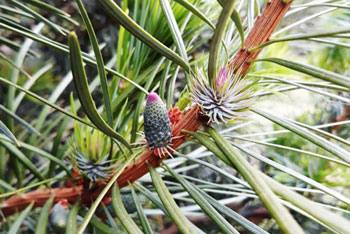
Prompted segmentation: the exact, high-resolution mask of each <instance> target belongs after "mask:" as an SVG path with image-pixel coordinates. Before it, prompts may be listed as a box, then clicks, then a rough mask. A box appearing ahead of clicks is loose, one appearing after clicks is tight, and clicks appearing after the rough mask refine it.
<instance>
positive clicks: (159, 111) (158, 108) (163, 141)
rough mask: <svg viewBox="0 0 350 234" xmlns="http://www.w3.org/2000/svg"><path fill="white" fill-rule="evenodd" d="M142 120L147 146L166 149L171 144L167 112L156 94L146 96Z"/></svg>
mask: <svg viewBox="0 0 350 234" xmlns="http://www.w3.org/2000/svg"><path fill="white" fill-rule="evenodd" d="M143 118H144V130H145V136H146V140H147V145H148V146H149V147H150V148H153V147H156V148H158V147H166V146H167V145H168V144H169V143H170V142H171V124H170V119H169V116H168V111H167V110H166V107H165V105H164V103H163V102H162V100H161V99H160V97H159V96H158V95H157V94H156V93H150V94H148V96H147V103H146V108H145V112H144V113H143Z"/></svg>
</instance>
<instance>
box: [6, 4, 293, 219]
mask: <svg viewBox="0 0 350 234" xmlns="http://www.w3.org/2000/svg"><path fill="white" fill-rule="evenodd" d="M290 4H291V3H284V2H283V0H272V1H271V2H269V3H268V4H267V6H266V8H265V9H264V11H263V12H262V14H261V16H259V17H258V19H257V20H256V22H255V24H254V27H253V28H252V30H251V32H250V33H249V35H248V37H247V39H246V41H245V47H244V49H242V50H240V51H239V52H238V53H237V54H236V55H235V56H234V58H233V59H232V60H231V61H230V64H229V65H230V67H231V68H236V69H237V68H240V67H241V66H242V71H241V74H244V73H245V72H246V71H247V70H248V68H249V67H250V66H251V64H250V63H249V61H250V60H252V59H255V58H256V57H257V56H258V55H259V53H260V51H255V52H253V53H249V52H248V50H249V49H251V48H254V47H256V46H258V45H260V44H261V43H263V42H266V41H267V40H268V39H269V38H270V36H271V34H272V33H273V32H274V30H275V29H276V27H277V26H278V25H279V23H280V21H281V20H282V18H283V16H284V15H285V13H286V12H287V11H288V9H289V7H290ZM199 110H200V109H199V107H198V106H194V107H192V108H191V109H190V110H189V111H188V112H187V113H186V114H185V116H184V117H183V118H181V120H180V121H179V122H178V123H177V124H176V125H175V127H174V129H173V133H174V135H175V136H183V137H182V138H178V139H176V140H174V142H173V143H174V145H173V148H174V149H176V148H177V147H179V146H180V145H181V144H182V143H183V142H184V141H185V137H186V136H185V135H183V134H182V133H181V131H182V130H184V129H186V130H189V131H197V130H198V129H199V128H200V121H199V113H200V111H199ZM163 159H165V157H163V158H162V159H160V158H159V157H157V156H155V155H153V153H152V151H146V152H145V153H144V154H143V155H141V157H139V158H138V159H137V160H136V162H134V163H133V164H131V165H129V166H128V167H127V168H126V169H125V170H124V171H123V173H122V174H121V175H120V177H119V178H118V180H117V181H118V184H119V187H123V186H126V185H127V181H130V182H133V181H135V180H137V179H138V178H140V177H142V176H143V175H145V174H146V173H148V169H147V163H146V162H148V163H150V164H151V165H152V166H153V167H157V166H159V164H160V163H161V161H162V160H163ZM102 189H103V187H102V186H98V187H97V188H95V189H92V190H88V189H87V188H84V187H83V185H78V186H75V187H72V188H67V187H62V188H55V189H51V190H48V189H46V190H37V191H33V192H28V193H26V194H23V195H14V196H12V197H11V198H9V199H8V200H6V201H4V202H2V203H1V207H2V208H1V211H2V212H3V214H4V215H5V217H6V216H9V215H11V214H13V213H15V212H18V211H21V210H23V209H24V208H25V207H27V206H28V205H29V204H30V203H31V202H34V203H35V207H41V206H43V205H44V204H45V202H46V201H47V200H48V199H49V198H50V197H52V196H54V197H55V202H58V201H60V200H62V199H67V200H68V201H69V202H70V203H74V202H75V201H77V199H78V198H79V197H81V200H82V202H83V203H88V202H90V201H92V200H94V199H95V198H96V197H97V196H98V195H99V193H100V192H101V190H102Z"/></svg>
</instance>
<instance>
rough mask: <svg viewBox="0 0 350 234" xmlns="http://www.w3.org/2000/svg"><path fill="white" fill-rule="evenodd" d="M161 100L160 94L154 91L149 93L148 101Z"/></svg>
mask: <svg viewBox="0 0 350 234" xmlns="http://www.w3.org/2000/svg"><path fill="white" fill-rule="evenodd" d="M159 100H160V97H159V96H158V94H156V93H153V92H152V93H149V94H148V97H147V101H150V102H156V101H159Z"/></svg>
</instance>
